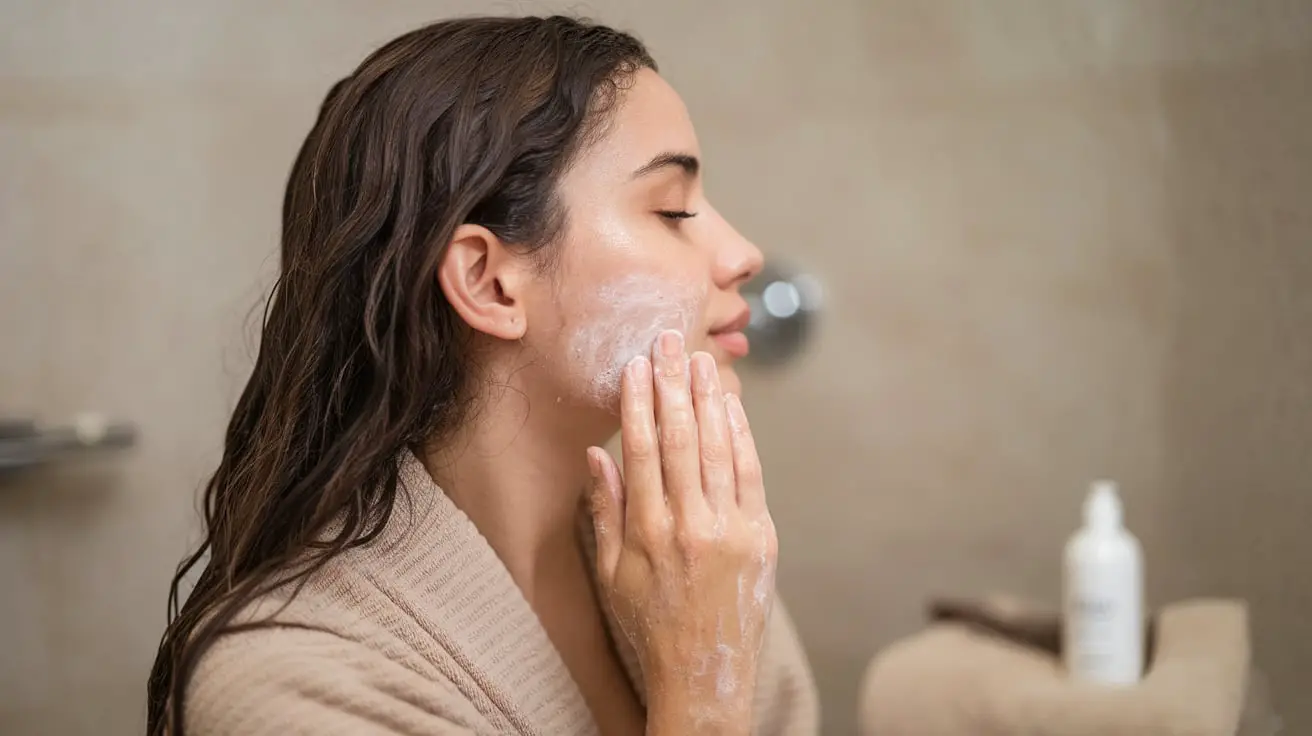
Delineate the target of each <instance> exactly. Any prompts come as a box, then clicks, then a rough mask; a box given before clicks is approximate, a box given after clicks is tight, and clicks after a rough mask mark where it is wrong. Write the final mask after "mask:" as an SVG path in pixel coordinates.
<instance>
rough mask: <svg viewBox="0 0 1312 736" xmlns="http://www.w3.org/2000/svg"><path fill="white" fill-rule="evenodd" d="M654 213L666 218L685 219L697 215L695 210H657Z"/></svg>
mask: <svg viewBox="0 0 1312 736" xmlns="http://www.w3.org/2000/svg"><path fill="white" fill-rule="evenodd" d="M656 214H658V215H660V216H661V217H664V218H665V219H667V220H687V219H689V218H692V217H696V216H697V213H696V212H688V211H685V210H657V211H656Z"/></svg>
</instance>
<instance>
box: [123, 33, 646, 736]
mask: <svg viewBox="0 0 1312 736" xmlns="http://www.w3.org/2000/svg"><path fill="white" fill-rule="evenodd" d="M655 66H656V65H655V63H654V62H653V61H652V59H651V57H650V55H649V54H648V53H647V51H646V50H645V49H644V47H643V45H642V44H641V43H640V42H639V41H638V40H636V39H635V38H633V37H632V36H629V35H627V34H624V33H621V32H618V31H615V30H613V29H610V28H606V27H604V26H599V25H595V24H591V23H587V22H584V21H581V20H576V19H572V18H565V17H559V16H555V17H550V18H464V19H458V20H451V21H445V22H440V23H435V24H433V25H430V26H426V27H424V28H421V29H419V30H416V31H413V32H411V33H407V34H406V35H404V36H401V37H400V38H397V39H396V40H394V41H392V42H390V43H388V44H387V45H385V46H384V47H382V48H381V49H379V50H378V51H377V52H375V53H373V54H372V55H371V56H369V57H368V58H367V59H365V61H364V62H363V63H361V64H360V66H359V67H358V68H357V69H356V70H355V71H354V73H352V74H351V75H350V76H349V77H347V78H346V79H343V80H342V81H340V82H338V83H337V84H336V85H334V86H333V88H332V90H331V91H330V92H329V93H328V96H327V98H326V100H325V101H324V103H323V106H322V108H321V109H320V110H319V116H318V119H317V120H316V122H315V124H314V127H313V128H312V129H311V131H310V133H309V135H308V136H307V137H306V139H305V143H304V144H303V145H302V147H301V149H300V152H299V154H298V155H297V157H296V160H295V163H294V165H293V167H292V171H291V175H290V178H289V181H288V183H287V191H286V196H285V198H284V200H283V208H282V219H283V227H282V261H281V274H280V277H279V280H278V282H277V284H276V286H275V287H274V289H273V293H272V294H271V296H270V297H269V302H268V304H267V305H266V309H265V318H264V325H263V332H262V336H261V340H260V348H259V353H258V356H257V358H256V361H255V367H254V371H253V373H252V375H251V377H250V380H249V382H248V383H247V384H246V387H245V390H244V391H243V392H242V395H241V398H240V399H239V401H238V402H237V406H236V409H235V410H234V412H233V415H232V420H231V422H230V423H229V425H228V429H227V434H226V436H225V441H224V451H223V459H222V461H221V462H220V463H219V467H218V469H217V470H216V471H215V472H214V475H213V477H211V478H210V480H209V483H208V485H207V486H206V488H205V496H204V509H203V515H204V532H205V536H204V540H203V541H202V542H201V544H200V546H199V548H198V549H197V550H196V551H195V553H193V554H191V555H189V556H188V557H187V558H186V559H184V560H183V561H182V563H181V564H180V565H179V566H178V570H177V573H176V574H175V576H174V577H173V581H172V584H171V586H170V589H169V623H168V627H167V629H166V630H165V632H164V636H163V638H162V641H161V642H160V646H159V652H158V654H157V656H156V659H155V664H154V667H153V668H152V670H151V674H150V682H149V687H148V690H149V695H148V715H147V731H148V733H149V734H163V733H171V734H172V735H173V736H183V727H184V718H183V707H184V695H185V692H186V687H187V683H188V680H189V678H190V676H191V674H192V673H193V672H194V670H195V667H196V664H197V662H198V661H199V659H200V657H201V655H202V654H203V653H204V651H205V650H206V648H207V647H208V646H209V645H210V644H212V643H213V641H214V640H215V638H216V637H217V636H219V635H220V634H223V633H225V632H231V631H234V630H236V629H238V628H248V627H250V626H254V625H259V624H258V623H256V624H249V623H247V624H240V625H238V624H234V623H233V618H234V616H236V615H237V613H238V612H239V611H240V610H241V609H242V608H243V607H244V606H246V605H248V604H249V603H250V602H251V601H252V599H254V598H256V597H258V596H260V595H263V594H265V593H267V592H269V591H270V590H272V589H273V588H275V587H278V586H281V585H291V584H295V583H297V582H303V581H304V580H305V578H306V576H308V575H310V574H312V573H313V572H314V571H315V570H317V569H319V568H320V567H322V566H323V564H324V563H325V562H327V561H328V560H329V559H331V558H332V557H333V556H334V555H337V554H339V553H341V552H342V551H343V550H345V549H347V548H349V547H352V546H355V545H360V544H367V543H368V542H369V541H370V540H371V539H373V538H374V537H375V536H376V535H377V534H378V533H379V532H380V531H381V530H382V528H383V526H384V525H385V524H386V522H387V520H388V518H389V516H390V514H391V512H392V508H393V505H394V503H395V502H396V495H397V480H398V464H397V457H398V455H399V454H400V453H401V451H402V450H403V449H404V448H405V447H407V446H420V445H423V444H425V443H428V442H432V441H434V440H440V439H441V438H442V437H443V436H444V435H446V434H448V433H449V432H451V431H452V430H453V428H455V427H456V426H457V424H458V423H459V422H461V421H462V420H465V419H467V414H468V413H469V407H470V406H471V403H472V401H473V400H474V398H475V388H476V387H474V386H472V385H471V384H472V383H473V369H472V360H473V357H474V356H473V355H472V344H473V343H472V340H471V335H470V332H469V330H468V328H467V327H465V325H464V324H463V322H461V320H460V319H459V317H458V316H457V315H456V314H455V312H454V311H453V310H452V309H451V307H450V305H449V304H447V302H446V299H445V297H444V295H443V293H442V290H441V289H440V288H439V286H438V281H437V277H436V272H437V268H438V264H439V263H440V261H441V259H442V256H443V253H444V252H445V249H446V245H447V243H448V241H449V240H450V239H451V237H452V236H453V233H454V231H455V229H456V228H457V227H458V226H459V225H461V224H463V223H477V224H480V225H483V226H485V227H487V228H488V229H489V230H491V231H492V232H493V233H495V234H496V235H497V236H498V237H499V238H500V239H501V240H502V241H503V242H505V243H509V244H514V245H516V246H518V247H520V248H522V249H523V250H524V251H525V252H526V253H531V254H532V257H534V258H536V259H539V262H540V263H542V264H543V267H544V268H546V267H549V261H550V258H549V256H550V254H551V250H552V249H550V248H545V246H549V245H551V244H552V243H553V242H555V241H556V240H557V238H558V236H559V235H560V233H561V231H562V228H563V227H564V224H565V217H566V213H565V212H564V210H563V208H562V207H561V206H560V204H559V202H558V200H557V197H556V185H557V182H558V180H559V178H560V175H561V173H562V171H563V170H564V168H565V167H566V166H567V165H568V164H569V162H570V160H571V158H572V157H573V156H574V155H575V154H576V152H577V151H578V149H579V148H580V147H581V146H583V145H585V144H586V142H587V140H588V137H589V136H590V135H592V134H593V133H595V132H596V131H598V130H600V129H601V126H602V123H603V121H604V119H605V117H606V113H607V111H608V110H609V109H610V108H611V103H612V102H613V101H614V100H615V99H616V98H617V96H618V94H619V92H620V90H622V89H623V87H624V85H625V83H626V80H631V79H632V76H633V73H634V72H635V71H636V70H638V69H640V68H643V67H649V68H653V69H654V68H655ZM337 521H340V522H344V524H343V525H342V527H341V531H340V532H336V533H333V534H331V535H328V532H327V530H328V529H329V528H332V529H334V530H335V529H336V527H335V526H330V525H331V524H332V523H333V522H337ZM207 556H208V559H207V560H206V557H207ZM202 560H206V561H205V562H204V567H203V568H202V570H201V572H200V575H199V577H198V580H197V583H196V585H195V587H194V589H193V590H192V592H191V594H190V596H189V597H187V599H186V602H185V603H183V604H182V605H181V607H179V598H180V588H181V586H182V583H183V580H184V579H186V578H187V577H188V575H189V574H190V572H191V571H192V570H193V568H195V567H196V566H197V565H199V564H201V561H202Z"/></svg>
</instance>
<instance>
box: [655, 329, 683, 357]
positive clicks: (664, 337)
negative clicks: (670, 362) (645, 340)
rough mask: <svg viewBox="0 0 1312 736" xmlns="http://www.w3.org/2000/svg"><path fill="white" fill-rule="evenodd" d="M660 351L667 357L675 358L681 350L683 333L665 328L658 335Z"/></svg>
mask: <svg viewBox="0 0 1312 736" xmlns="http://www.w3.org/2000/svg"><path fill="white" fill-rule="evenodd" d="M660 343H661V353H662V354H663V355H665V357H667V358H677V357H679V355H680V354H681V353H682V352H683V335H681V334H679V332H678V331H677V330H666V331H665V332H662V333H661V337H660Z"/></svg>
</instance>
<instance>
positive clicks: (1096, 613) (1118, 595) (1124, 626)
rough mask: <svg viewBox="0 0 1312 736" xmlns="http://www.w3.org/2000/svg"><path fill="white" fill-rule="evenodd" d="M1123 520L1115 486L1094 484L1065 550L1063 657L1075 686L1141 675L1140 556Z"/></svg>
mask: <svg viewBox="0 0 1312 736" xmlns="http://www.w3.org/2000/svg"><path fill="white" fill-rule="evenodd" d="M1121 517H1122V513H1121V501H1120V498H1119V497H1118V496H1117V492H1116V484H1115V483H1113V482H1111V481H1097V482H1095V483H1094V484H1093V485H1092V487H1091V488H1090V490H1089V495H1088V497H1087V498H1086V499H1085V501H1084V526H1083V528H1081V529H1080V530H1079V531H1077V532H1076V533H1075V535H1074V536H1072V537H1071V539H1070V541H1069V542H1067V544H1066V553H1065V576H1064V577H1065V580H1064V588H1065V591H1064V595H1063V612H1062V613H1063V622H1062V623H1063V625H1062V655H1063V659H1064V660H1065V665H1066V670H1067V672H1068V673H1069V675H1070V676H1071V677H1072V678H1073V679H1075V680H1077V681H1081V682H1089V683H1096V684H1102V685H1133V684H1135V683H1137V682H1138V681H1139V679H1140V678H1141V677H1142V675H1143V667H1144V651H1143V649H1144V644H1143V638H1144V625H1145V621H1144V616H1143V551H1142V549H1141V548H1140V545H1139V540H1137V539H1135V537H1134V535H1132V534H1130V532H1129V531H1127V530H1126V529H1125V526H1124V525H1123V524H1122V519H1121Z"/></svg>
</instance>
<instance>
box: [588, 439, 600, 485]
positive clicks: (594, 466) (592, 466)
mask: <svg viewBox="0 0 1312 736" xmlns="http://www.w3.org/2000/svg"><path fill="white" fill-rule="evenodd" d="M597 452H599V450H597V448H595V447H589V448H588V471H589V472H590V473H592V479H593V480H601V459H600V458H598V457H597Z"/></svg>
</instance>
